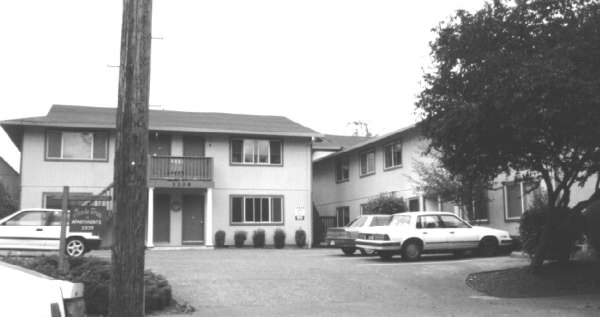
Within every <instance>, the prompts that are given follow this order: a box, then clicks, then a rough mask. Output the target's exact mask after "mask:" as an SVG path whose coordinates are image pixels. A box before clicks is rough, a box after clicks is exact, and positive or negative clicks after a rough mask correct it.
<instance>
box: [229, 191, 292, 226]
mask: <svg viewBox="0 0 600 317" xmlns="http://www.w3.org/2000/svg"><path fill="white" fill-rule="evenodd" d="M234 198H242V222H233V199H234ZM246 198H252V199H257V198H258V199H261V198H268V199H269V215H272V213H273V199H274V198H279V199H280V200H281V222H272V221H270V222H264V221H254V222H247V221H246ZM229 225H230V226H284V225H285V198H284V196H283V195H246V194H232V195H229Z"/></svg>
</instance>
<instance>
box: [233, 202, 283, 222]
mask: <svg viewBox="0 0 600 317" xmlns="http://www.w3.org/2000/svg"><path fill="white" fill-rule="evenodd" d="M231 223H232V224H282V223H283V197H281V196H231Z"/></svg>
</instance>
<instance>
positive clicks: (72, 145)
mask: <svg viewBox="0 0 600 317" xmlns="http://www.w3.org/2000/svg"><path fill="white" fill-rule="evenodd" d="M46 159H51V160H89V161H108V133H107V132H89V131H88V132H81V131H79V132H78V131H55V130H49V131H47V132H46Z"/></svg>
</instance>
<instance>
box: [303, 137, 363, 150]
mask: <svg viewBox="0 0 600 317" xmlns="http://www.w3.org/2000/svg"><path fill="white" fill-rule="evenodd" d="M371 138H373V137H366V136H356V135H334V134H325V135H323V136H322V137H320V138H318V139H316V140H315V141H313V150H317V151H339V150H343V149H345V148H348V147H351V146H353V145H355V144H358V143H361V142H364V141H367V140H369V139H371Z"/></svg>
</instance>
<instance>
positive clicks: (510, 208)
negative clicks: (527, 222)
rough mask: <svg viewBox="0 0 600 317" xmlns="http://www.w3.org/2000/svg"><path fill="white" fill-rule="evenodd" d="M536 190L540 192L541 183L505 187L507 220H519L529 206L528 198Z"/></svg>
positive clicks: (509, 184) (512, 184) (514, 183)
mask: <svg viewBox="0 0 600 317" xmlns="http://www.w3.org/2000/svg"><path fill="white" fill-rule="evenodd" d="M536 190H538V191H539V182H527V183H524V182H512V183H506V184H505V185H504V212H505V219H506V220H519V219H520V218H521V215H522V214H523V212H525V209H526V208H527V206H528V203H527V201H528V197H530V195H533V192H535V191H536ZM530 198H531V197H530Z"/></svg>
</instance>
